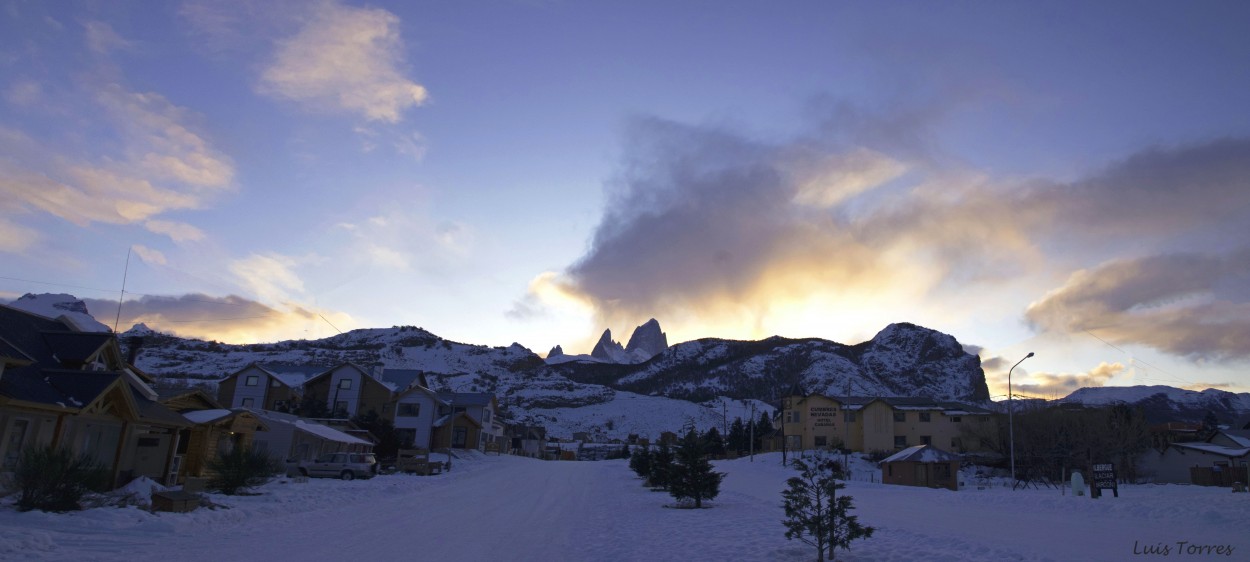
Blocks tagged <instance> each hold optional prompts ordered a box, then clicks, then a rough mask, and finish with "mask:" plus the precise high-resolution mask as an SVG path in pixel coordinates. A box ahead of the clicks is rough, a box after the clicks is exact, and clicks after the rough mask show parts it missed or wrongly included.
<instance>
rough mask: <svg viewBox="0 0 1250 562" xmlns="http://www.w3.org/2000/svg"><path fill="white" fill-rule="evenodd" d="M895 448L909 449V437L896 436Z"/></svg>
mask: <svg viewBox="0 0 1250 562" xmlns="http://www.w3.org/2000/svg"><path fill="white" fill-rule="evenodd" d="M894 448H895V449H906V448H907V436H906V435H895V436H894Z"/></svg>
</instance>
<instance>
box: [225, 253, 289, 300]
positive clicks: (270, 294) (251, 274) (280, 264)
mask: <svg viewBox="0 0 1250 562" xmlns="http://www.w3.org/2000/svg"><path fill="white" fill-rule="evenodd" d="M298 265H299V260H297V259H296V258H293V257H290V256H283V255H280V254H275V253H269V254H252V255H250V256H248V257H246V258H242V259H238V260H235V261H234V262H232V263H231V264H230V272H231V273H233V274H234V275H235V276H237V277H238V278H239V281H240V282H241V283H243V285H244V286H246V287H248V288H249V289H251V290H252V292H253V293H254V294H255V295H256V296H257V297H258V298H259V299H260V300H261V301H265V302H270V303H283V302H289V301H294V300H297V299H298V298H299V297H301V296H303V294H304V281H303V280H302V279H300V277H299V275H298V274H296V273H295V268H296V267H297V266H298Z"/></svg>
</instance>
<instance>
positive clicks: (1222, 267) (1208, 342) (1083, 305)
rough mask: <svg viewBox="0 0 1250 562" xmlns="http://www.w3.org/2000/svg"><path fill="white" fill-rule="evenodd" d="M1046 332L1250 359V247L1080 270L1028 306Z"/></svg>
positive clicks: (1031, 316) (1186, 353)
mask: <svg viewBox="0 0 1250 562" xmlns="http://www.w3.org/2000/svg"><path fill="white" fill-rule="evenodd" d="M1026 316H1027V318H1028V319H1029V321H1030V322H1031V323H1032V324H1033V325H1034V326H1035V327H1036V328H1037V329H1039V330H1043V331H1051V332H1065V333H1072V332H1083V331H1088V332H1091V333H1093V334H1095V335H1096V336H1098V337H1100V338H1102V339H1105V340H1108V341H1111V342H1115V343H1119V344H1141V345H1147V346H1150V347H1153V348H1155V349H1158V350H1161V351H1165V352H1168V353H1172V354H1176V355H1182V356H1188V357H1194V358H1210V359H1217V360H1221V359H1247V358H1250V248H1244V249H1241V250H1238V251H1234V252H1230V253H1227V254H1199V253H1177V254H1166V255H1156V256H1149V257H1144V258H1134V259H1122V260H1116V261H1111V262H1108V263H1105V264H1102V265H1100V266H1098V267H1095V268H1092V269H1089V270H1081V271H1077V272H1076V273H1074V274H1073V275H1072V276H1071V277H1070V278H1069V279H1068V281H1067V282H1066V283H1065V284H1064V285H1063V286H1062V287H1059V288H1058V289H1055V290H1054V291H1051V292H1050V293H1049V294H1047V295H1046V296H1045V297H1043V298H1042V299H1041V300H1040V301H1038V302H1035V303H1033V304H1031V305H1030V306H1029V308H1028V310H1027V312H1026Z"/></svg>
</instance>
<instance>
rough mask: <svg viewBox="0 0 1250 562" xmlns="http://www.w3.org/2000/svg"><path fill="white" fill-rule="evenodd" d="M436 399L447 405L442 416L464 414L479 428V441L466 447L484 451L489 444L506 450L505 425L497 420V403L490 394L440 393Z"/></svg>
mask: <svg viewBox="0 0 1250 562" xmlns="http://www.w3.org/2000/svg"><path fill="white" fill-rule="evenodd" d="M438 398H439V399H440V400H442V401H443V402H444V403H446V404H447V406H445V407H444V408H443V412H442V413H444V414H450V413H453V412H455V413H458V412H464V413H465V414H467V415H468V416H469V418H471V419H472V420H473V421H474V422H477V424H478V425H480V426H481V433H480V436H481V437H480V439H478V440H477V441H476V442H474V443H470V444H469V445H468V446H469V447H470V448H475V449H484V448H486V446H487V445H489V444H492V443H494V444H497V445H498V446H499V447H501V448H506V446H507V443H506V439H505V425H506V424H505V423H504V421H503V420H501V419H499V402H498V401H496V400H495V395H494V394H492V393H490V392H440V393H438Z"/></svg>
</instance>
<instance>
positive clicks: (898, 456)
mask: <svg viewBox="0 0 1250 562" xmlns="http://www.w3.org/2000/svg"><path fill="white" fill-rule="evenodd" d="M960 458H961V457H960V456H959V455H956V454H954V453H948V452H946V451H943V450H941V449H938V448H937V447H934V446H932V445H916V446H914V447H908V448H906V449H903V450H902V451H899V452H897V453H895V454H893V455H891V456H890V457H888V458H886V459H885V460H883V461H881V482H883V483H885V484H900V485H903V486H921V487H924V488H948V489H951V490H959V461H960Z"/></svg>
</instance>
